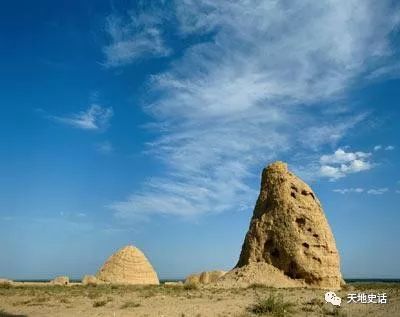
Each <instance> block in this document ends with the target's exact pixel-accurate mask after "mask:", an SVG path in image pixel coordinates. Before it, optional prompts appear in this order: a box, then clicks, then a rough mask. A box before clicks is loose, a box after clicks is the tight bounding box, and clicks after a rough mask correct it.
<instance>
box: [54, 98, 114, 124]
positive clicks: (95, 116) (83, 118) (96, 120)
mask: <svg viewBox="0 0 400 317" xmlns="http://www.w3.org/2000/svg"><path fill="white" fill-rule="evenodd" d="M112 116H113V109H112V108H106V107H102V106H99V105H95V104H93V105H91V106H90V107H89V108H88V109H87V110H86V111H81V112H79V113H77V114H72V115H69V116H64V117H59V116H51V117H50V118H51V119H53V120H56V121H58V122H62V123H65V124H68V125H70V126H73V127H75V128H79V129H83V130H103V129H105V128H107V127H108V124H109V121H110V119H111V117H112Z"/></svg>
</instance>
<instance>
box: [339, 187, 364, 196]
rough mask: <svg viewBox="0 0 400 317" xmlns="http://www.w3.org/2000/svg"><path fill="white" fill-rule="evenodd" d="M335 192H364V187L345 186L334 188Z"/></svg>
mask: <svg viewBox="0 0 400 317" xmlns="http://www.w3.org/2000/svg"><path fill="white" fill-rule="evenodd" d="M333 192H335V193H339V194H342V195H344V194H349V193H363V192H364V189H363V188H343V189H334V190H333Z"/></svg>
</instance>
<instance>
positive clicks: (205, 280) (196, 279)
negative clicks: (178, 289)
mask: <svg viewBox="0 0 400 317" xmlns="http://www.w3.org/2000/svg"><path fill="white" fill-rule="evenodd" d="M225 274H226V272H225V271H218V270H217V271H209V272H201V273H198V274H191V275H189V276H188V277H187V278H186V280H185V284H193V283H194V284H210V283H214V282H216V281H217V280H219V279H220V278H221V277H222V276H224V275H225Z"/></svg>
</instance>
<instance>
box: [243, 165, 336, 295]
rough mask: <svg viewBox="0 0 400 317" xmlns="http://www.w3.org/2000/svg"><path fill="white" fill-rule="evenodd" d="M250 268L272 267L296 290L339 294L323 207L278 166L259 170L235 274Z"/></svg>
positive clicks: (334, 257) (288, 172) (297, 180)
mask: <svg viewBox="0 0 400 317" xmlns="http://www.w3.org/2000/svg"><path fill="white" fill-rule="evenodd" d="M254 263H266V264H268V265H272V266H273V267H275V268H277V269H278V270H279V271H281V272H282V273H283V275H285V276H286V277H288V278H290V279H291V280H294V281H297V282H298V283H299V286H301V285H304V283H305V284H306V285H308V286H311V287H317V288H330V289H338V288H340V286H341V283H342V276H341V272H340V260H339V254H338V251H337V248H336V244H335V240H334V237H333V235H332V232H331V229H330V227H329V224H328V222H327V220H326V218H325V215H324V212H323V209H322V207H321V203H320V202H319V200H318V198H317V196H316V195H315V193H314V192H313V191H312V189H311V188H310V187H309V186H308V185H307V184H306V183H304V182H303V181H302V180H301V179H299V178H298V177H296V176H295V175H294V174H293V173H291V172H290V171H288V168H287V165H286V164H285V163H282V162H275V163H273V164H271V165H269V166H268V167H267V168H265V169H264V170H263V173H262V180H261V191H260V194H259V197H258V200H257V203H256V206H255V209H254V213H253V217H252V219H251V222H250V228H249V230H248V232H247V234H246V237H245V240H244V243H243V246H242V251H241V254H240V258H239V261H238V263H237V265H236V271H237V270H239V271H240V270H242V271H243V270H244V269H243V268H246V266H248V265H250V264H254ZM252 267H254V265H253V266H252ZM247 270H249V268H247ZM275 273H276V272H275ZM238 274H240V273H238ZM255 275H257V274H255ZM273 275H274V276H276V274H273ZM266 278H267V279H268V277H266ZM271 278H272V276H271ZM253 282H257V280H254V281H253ZM278 284H279V283H278ZM271 286H274V285H271ZM276 286H279V285H276Z"/></svg>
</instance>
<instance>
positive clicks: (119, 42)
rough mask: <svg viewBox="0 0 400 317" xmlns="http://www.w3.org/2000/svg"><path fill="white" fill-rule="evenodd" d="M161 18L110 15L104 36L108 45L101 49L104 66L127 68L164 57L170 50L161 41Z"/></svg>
mask: <svg viewBox="0 0 400 317" xmlns="http://www.w3.org/2000/svg"><path fill="white" fill-rule="evenodd" d="M162 22H163V21H162V17H161V16H160V15H156V14H154V12H153V14H152V15H149V14H146V13H140V14H138V15H135V13H134V12H131V13H129V14H128V16H127V17H126V19H123V18H122V17H121V16H117V15H111V16H109V17H108V19H107V24H106V32H107V34H108V35H109V37H110V39H111V43H110V44H109V45H107V46H106V47H104V49H103V51H104V54H105V56H106V62H105V65H106V66H110V67H111V66H113V67H115V66H121V65H125V64H129V63H131V62H133V61H135V60H136V59H138V58H143V57H150V56H152V57H155V56H167V55H169V54H170V53H171V50H170V49H169V48H168V47H167V46H166V44H165V42H164V40H163V38H162V31H161V30H162V29H161V28H160V27H161V24H162Z"/></svg>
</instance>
